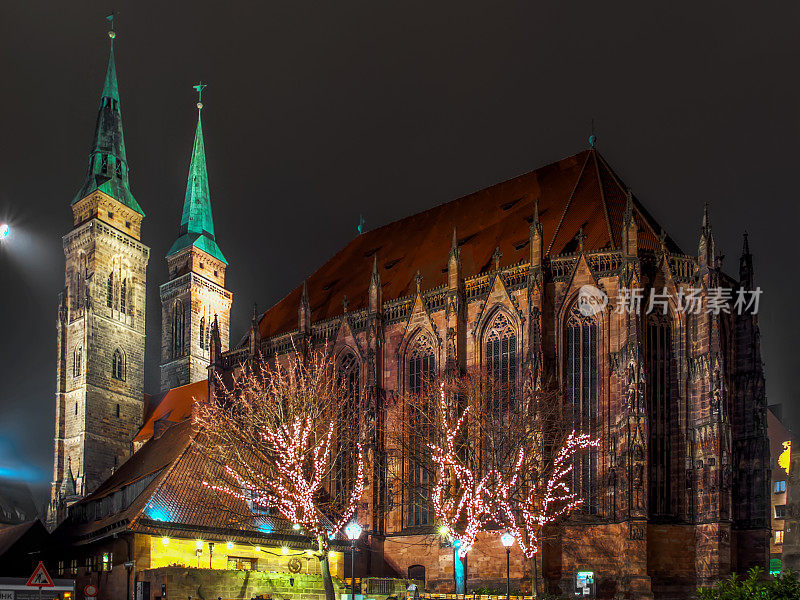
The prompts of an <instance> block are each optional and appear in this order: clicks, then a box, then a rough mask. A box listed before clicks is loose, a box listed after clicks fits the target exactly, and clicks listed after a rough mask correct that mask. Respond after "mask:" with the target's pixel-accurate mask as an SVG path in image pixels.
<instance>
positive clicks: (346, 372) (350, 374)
mask: <svg viewBox="0 0 800 600" xmlns="http://www.w3.org/2000/svg"><path fill="white" fill-rule="evenodd" d="M338 375H339V377H340V378H341V383H342V386H343V387H344V388H345V393H346V397H345V398H344V401H343V402H342V403H341V405H340V406H339V411H338V414H337V428H336V430H337V432H341V433H342V434H343V435H342V436H341V438H339V439H338V440H337V452H336V461H335V469H334V475H335V478H336V493H337V495H338V497H339V498H340V499H341V500H342V501H346V499H347V498H349V496H350V493H351V492H352V490H353V487H354V486H355V482H356V477H357V474H358V471H357V466H358V465H357V459H358V447H357V441H356V440H357V439H358V429H359V417H360V398H361V368H360V366H359V364H358V359H357V358H356V356H355V355H354V354H353V353H352V352H350V351H346V352H344V353H343V354H342V356H341V357H340V359H339V374H338Z"/></svg>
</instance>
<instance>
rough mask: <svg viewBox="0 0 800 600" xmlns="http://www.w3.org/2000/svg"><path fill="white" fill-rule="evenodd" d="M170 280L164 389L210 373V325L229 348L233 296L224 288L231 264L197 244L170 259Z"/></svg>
mask: <svg viewBox="0 0 800 600" xmlns="http://www.w3.org/2000/svg"><path fill="white" fill-rule="evenodd" d="M167 265H168V268H169V281H168V282H167V283H164V284H163V285H161V287H160V290H159V291H160V295H161V390H162V391H164V392H166V391H167V390H169V389H171V388H174V387H178V386H181V385H185V384H187V383H193V382H195V381H201V380H203V379H206V378H207V377H208V362H209V357H210V353H211V326H212V324H213V323H214V321H215V320H216V321H217V324H218V328H219V333H220V344H221V347H222V348H223V349H224V350H227V349H228V344H229V331H230V314H231V305H232V303H233V294H231V292H229V291H228V290H226V289H225V269H226V268H227V265H226V264H225V263H224V262H222V261H220V260H217V259H215V258H214V257H212V256H211V255H210V254H208V253H207V252H204V251H202V250H200V249H198V248H196V247H194V246H190V247H188V248H186V249H184V250H182V251H180V252H178V253H177V254H174V255H172V256H169V257H168V258H167Z"/></svg>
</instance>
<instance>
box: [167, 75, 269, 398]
mask: <svg viewBox="0 0 800 600" xmlns="http://www.w3.org/2000/svg"><path fill="white" fill-rule="evenodd" d="M205 87H206V86H205V85H203V84H202V83H201V84H198V85H196V86H194V89H195V91H197V93H198V96H199V97H198V102H197V128H196V129H195V134H194V145H193V146H192V160H191V162H190V164H189V177H188V180H187V182H186V195H185V196H184V200H183V213H182V214H181V224H180V230H179V232H178V239H176V240H175V243H174V244H172V247H171V248H170V249H169V252H167V268H168V270H169V280H168V281H167V282H166V283H164V284H163V285H162V286H161V288H160V295H161V338H162V342H161V389H162V391H167V390H168V389H170V388H171V387H175V386H179V385H185V384H187V383H192V382H195V381H199V380H201V379H204V378H206V377H208V363H209V360H211V361H212V363H213V360H214V357H215V356H216V355H215V354H214V352H217V355H218V354H219V352H224V351H226V350H227V349H228V343H229V341H230V340H229V334H230V314H231V304H232V302H233V295H232V294H231V293H230V292H229V291H228V290H226V289H225V271H226V269H227V268H228V261H227V260H226V259H225V256H224V255H223V254H222V251H221V250H220V249H219V246H218V245H217V242H216V238H215V234H214V220H213V218H212V216H211V192H210V191H209V185H208V169H207V168H206V149H205V145H204V143H203V122H202V119H201V116H200V115H201V111H202V109H203V103H202V102H201V97H202V93H203V88H205ZM211 323H216V328H211V326H210V325H211ZM255 325H257V324H256V323H254V326H255ZM213 331H216V335H217V342H218V343H217V342H215V341H214V336H213V335H211V334H212V333H213ZM251 333H257V332H256V331H255V330H253V332H251ZM255 342H256V340H255V338H252V339H251V350H253V351H255V350H256V348H257V344H256V343H255ZM215 344H216V345H215Z"/></svg>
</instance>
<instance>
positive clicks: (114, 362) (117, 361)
mask: <svg viewBox="0 0 800 600" xmlns="http://www.w3.org/2000/svg"><path fill="white" fill-rule="evenodd" d="M111 376H112V377H113V378H114V379H119V380H120V381H125V356H124V355H123V354H122V351H121V350H120V349H119V348H117V349H116V350H114V355H113V356H112V358H111Z"/></svg>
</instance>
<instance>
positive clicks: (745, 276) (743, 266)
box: [739, 231, 754, 290]
mask: <svg viewBox="0 0 800 600" xmlns="http://www.w3.org/2000/svg"><path fill="white" fill-rule="evenodd" d="M743 237H744V239H743V241H742V256H741V257H740V258H739V285H741V286H742V287H743V288H744V289H746V290H752V289H753V286H754V281H753V279H754V278H753V255H752V254H750V242H749V240H748V239H747V232H746V231H745V232H744V236H743Z"/></svg>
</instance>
